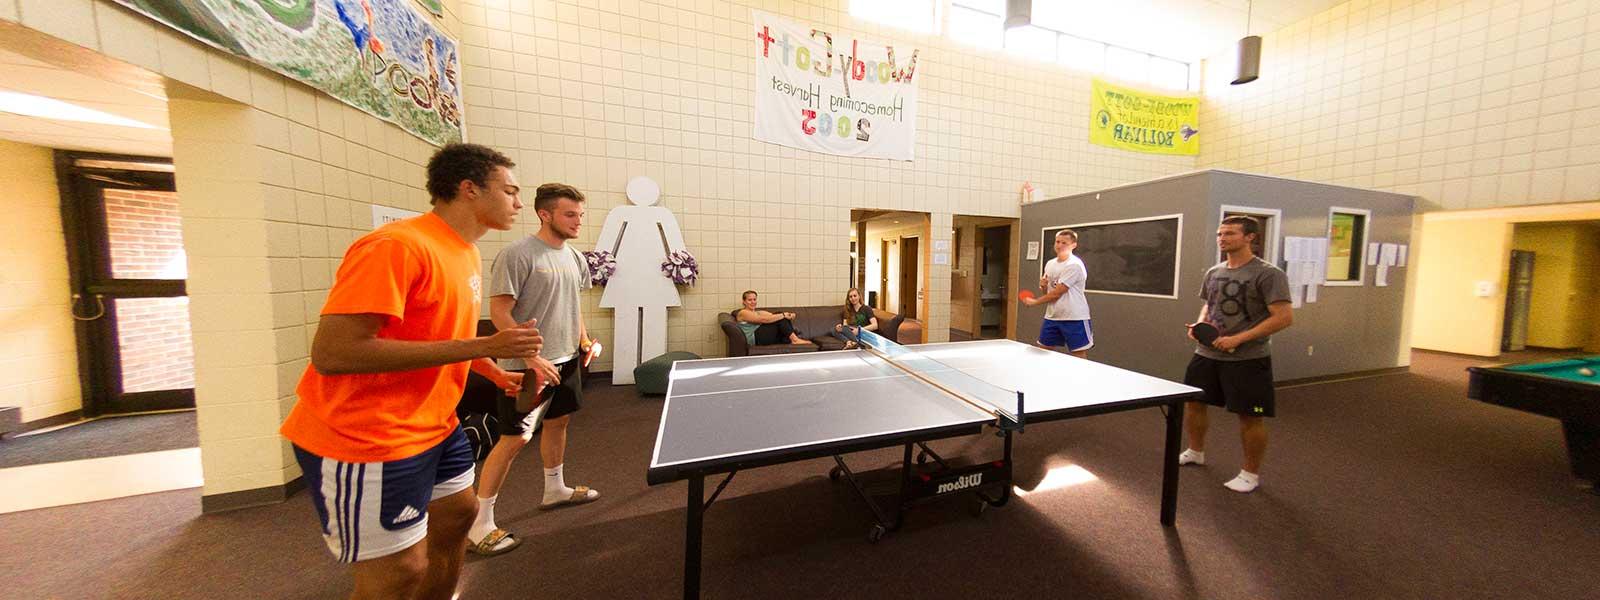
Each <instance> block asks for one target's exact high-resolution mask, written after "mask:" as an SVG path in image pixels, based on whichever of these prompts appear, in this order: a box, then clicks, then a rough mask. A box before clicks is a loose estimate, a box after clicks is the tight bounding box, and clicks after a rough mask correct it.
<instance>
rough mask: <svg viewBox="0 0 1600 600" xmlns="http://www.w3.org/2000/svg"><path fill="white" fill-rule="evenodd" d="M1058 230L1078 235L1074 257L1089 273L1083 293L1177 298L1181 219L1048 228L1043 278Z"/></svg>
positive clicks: (1044, 234) (1042, 251)
mask: <svg viewBox="0 0 1600 600" xmlns="http://www.w3.org/2000/svg"><path fill="white" fill-rule="evenodd" d="M1062 229H1071V230H1073V231H1074V232H1077V234H1078V249H1077V250H1075V251H1074V254H1077V255H1078V258H1081V259H1083V266H1084V267H1085V268H1086V269H1088V271H1089V281H1088V283H1087V284H1086V286H1085V289H1086V291H1089V292H1101V293H1106V294H1125V295H1133V296H1156V297H1161V298H1177V297H1178V264H1179V262H1178V259H1179V258H1180V257H1179V250H1178V249H1179V247H1180V244H1181V242H1182V239H1181V237H1180V233H1179V232H1181V231H1183V215H1161V216H1157V217H1146V218H1143V219H1129V220H1123V221H1106V222H1101V223H1079V224H1076V225H1060V226H1056V227H1046V228H1044V229H1043V231H1042V232H1041V235H1040V238H1039V241H1040V245H1039V248H1040V256H1039V270H1040V273H1041V274H1042V273H1043V272H1044V265H1045V263H1047V262H1049V260H1050V259H1051V258H1054V257H1055V250H1054V248H1055V236H1056V232H1057V231H1060V230H1062Z"/></svg>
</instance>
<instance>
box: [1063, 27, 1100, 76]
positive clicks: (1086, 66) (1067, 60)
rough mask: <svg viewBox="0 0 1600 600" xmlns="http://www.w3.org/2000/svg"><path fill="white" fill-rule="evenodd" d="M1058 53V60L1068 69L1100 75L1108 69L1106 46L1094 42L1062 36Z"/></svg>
mask: <svg viewBox="0 0 1600 600" xmlns="http://www.w3.org/2000/svg"><path fill="white" fill-rule="evenodd" d="M1056 52H1057V54H1056V60H1057V61H1059V62H1060V63H1061V64H1063V65H1066V66H1067V67H1068V68H1073V69H1078V70H1080V71H1088V72H1090V73H1099V72H1101V71H1103V70H1105V68H1106V45H1105V44H1102V43H1100V42H1096V41H1094V40H1086V39H1083V38H1080V37H1076V36H1070V35H1067V34H1061V40H1060V41H1059V42H1057V44H1056Z"/></svg>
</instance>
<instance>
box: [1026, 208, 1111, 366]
mask: <svg viewBox="0 0 1600 600" xmlns="http://www.w3.org/2000/svg"><path fill="white" fill-rule="evenodd" d="M1055 246H1056V257H1055V258H1052V259H1050V262H1047V263H1045V265H1044V276H1042V277H1040V278H1039V291H1040V292H1042V295H1039V296H1034V297H1032V298H1023V299H1022V303H1023V304H1026V305H1028V306H1038V305H1040V304H1043V305H1045V309H1044V324H1043V325H1041V326H1040V327H1039V345H1040V346H1043V347H1045V348H1051V349H1055V348H1062V349H1065V350H1066V352H1067V353H1068V354H1071V355H1073V356H1076V357H1078V358H1088V356H1089V348H1090V347H1092V346H1094V332H1093V331H1092V330H1090V329H1089V299H1088V298H1086V297H1084V295H1083V286H1084V284H1085V283H1086V282H1088V281H1089V270H1088V269H1087V268H1085V267H1084V266H1083V259H1081V258H1078V257H1077V256H1075V255H1073V254H1072V250H1073V249H1074V248H1077V247H1078V234H1077V233H1076V232H1074V231H1072V230H1071V229H1063V230H1061V231H1058V232H1056V244H1055Z"/></svg>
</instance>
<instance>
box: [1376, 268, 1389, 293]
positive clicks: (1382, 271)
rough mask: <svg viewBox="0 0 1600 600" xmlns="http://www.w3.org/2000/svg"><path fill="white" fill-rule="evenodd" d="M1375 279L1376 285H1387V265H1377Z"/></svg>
mask: <svg viewBox="0 0 1600 600" xmlns="http://www.w3.org/2000/svg"><path fill="white" fill-rule="evenodd" d="M1376 281H1377V286H1378V287H1389V265H1382V264H1381V265H1378V276H1377V278H1376Z"/></svg>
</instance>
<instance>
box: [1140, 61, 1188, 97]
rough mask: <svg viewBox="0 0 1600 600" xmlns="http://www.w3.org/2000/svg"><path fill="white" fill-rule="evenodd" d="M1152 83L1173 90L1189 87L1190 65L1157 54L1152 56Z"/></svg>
mask: <svg viewBox="0 0 1600 600" xmlns="http://www.w3.org/2000/svg"><path fill="white" fill-rule="evenodd" d="M1150 83H1152V84H1154V85H1158V86H1161V87H1164V88H1168V89H1173V90H1187V89H1189V65H1187V64H1185V63H1181V62H1178V61H1175V60H1169V59H1165V58H1160V57H1156V56H1152V57H1150Z"/></svg>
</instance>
